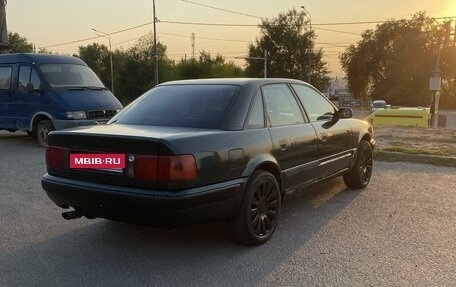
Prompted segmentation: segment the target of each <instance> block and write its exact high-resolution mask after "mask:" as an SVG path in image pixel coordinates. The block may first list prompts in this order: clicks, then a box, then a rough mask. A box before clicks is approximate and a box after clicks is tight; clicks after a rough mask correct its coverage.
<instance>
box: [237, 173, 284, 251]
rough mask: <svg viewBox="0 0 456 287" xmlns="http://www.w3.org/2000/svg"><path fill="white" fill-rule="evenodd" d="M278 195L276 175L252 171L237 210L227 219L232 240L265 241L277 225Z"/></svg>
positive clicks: (253, 243)
mask: <svg viewBox="0 0 456 287" xmlns="http://www.w3.org/2000/svg"><path fill="white" fill-rule="evenodd" d="M280 208H281V194H280V189H279V185H278V183H277V180H276V178H275V177H274V176H273V175H272V174H270V173H269V172H266V171H262V170H258V171H255V172H254V173H253V174H252V175H251V177H250V179H249V180H248V182H247V185H246V188H245V191H244V195H243V199H242V203H241V209H240V211H239V213H238V214H237V215H236V217H235V218H234V219H232V220H231V221H230V222H229V228H230V233H231V236H232V237H233V239H234V240H236V241H238V242H240V243H243V244H248V245H260V244H263V243H265V242H266V241H268V240H269V239H270V238H271V236H272V234H273V233H274V231H275V229H276V228H277V225H278V220H279V215H280Z"/></svg>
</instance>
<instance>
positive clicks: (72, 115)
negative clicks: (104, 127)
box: [0, 54, 122, 146]
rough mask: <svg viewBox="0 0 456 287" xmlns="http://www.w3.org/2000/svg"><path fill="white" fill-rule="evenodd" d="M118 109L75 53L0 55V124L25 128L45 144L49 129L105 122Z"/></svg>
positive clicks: (12, 129)
mask: <svg viewBox="0 0 456 287" xmlns="http://www.w3.org/2000/svg"><path fill="white" fill-rule="evenodd" d="M121 109H122V104H121V103H120V102H119V101H118V100H117V98H116V97H115V96H114V95H113V94H112V93H111V92H110V91H109V90H108V89H107V88H106V86H105V85H104V84H103V83H102V82H101V81H100V79H99V78H98V77H97V76H96V75H95V73H94V72H93V71H92V70H91V69H90V68H89V67H88V66H87V65H86V64H85V63H84V62H83V61H82V60H80V59H78V58H75V57H69V56H60V55H46V54H6V55H0V129H5V130H8V131H11V132H15V131H17V130H23V131H26V132H27V133H28V134H29V135H31V136H32V137H33V138H36V139H37V141H38V143H39V144H40V145H42V146H45V145H46V141H47V135H48V133H49V132H50V131H52V130H55V129H57V130H59V129H65V128H70V127H75V126H84V125H94V124H98V123H105V122H107V121H108V120H109V119H110V118H111V117H112V116H114V115H115V114H116V113H117V112H118V111H120V110H121Z"/></svg>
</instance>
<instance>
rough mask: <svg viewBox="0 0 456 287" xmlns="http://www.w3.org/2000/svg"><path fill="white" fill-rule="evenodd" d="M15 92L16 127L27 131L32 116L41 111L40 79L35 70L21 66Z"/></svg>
mask: <svg viewBox="0 0 456 287" xmlns="http://www.w3.org/2000/svg"><path fill="white" fill-rule="evenodd" d="M18 75H19V76H18V80H17V91H16V98H17V104H16V115H17V126H18V127H19V128H20V129H25V130H29V129H30V127H31V120H32V117H33V115H35V114H36V113H37V112H40V111H43V102H44V99H43V97H42V85H41V79H40V77H39V75H38V73H37V71H36V69H35V68H34V67H33V66H31V65H25V64H21V65H20V66H19V74H18Z"/></svg>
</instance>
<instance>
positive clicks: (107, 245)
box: [0, 131, 456, 286]
mask: <svg viewBox="0 0 456 287" xmlns="http://www.w3.org/2000/svg"><path fill="white" fill-rule="evenodd" d="M374 168H375V170H374V175H373V180H372V182H371V184H370V185H369V186H368V188H366V189H365V190H348V189H346V188H345V186H344V184H343V182H342V180H341V179H335V180H332V181H330V182H328V183H325V184H321V185H316V186H313V187H312V188H309V189H308V190H304V191H302V192H299V193H295V194H292V195H290V196H289V197H288V198H287V200H286V202H285V203H284V206H283V213H282V218H281V220H282V221H281V224H280V225H279V228H278V229H277V231H276V233H275V235H274V237H273V238H272V239H271V240H270V241H269V242H268V243H266V244H264V245H262V246H259V247H245V246H242V245H238V244H236V243H234V242H232V241H231V240H230V239H229V238H228V237H227V235H226V233H225V229H224V226H223V224H205V225H196V226H191V227H187V228H182V229H177V230H170V229H154V228H150V227H142V226H135V225H127V224H122V223H116V222H110V221H107V220H101V219H96V220H87V219H78V220H72V221H65V220H64V219H63V218H62V217H61V216H60V213H61V209H59V208H58V207H56V206H55V205H54V204H53V203H52V202H51V201H50V200H49V199H48V198H47V197H46V195H45V193H44V191H43V190H42V189H41V186H40V177H41V176H42V174H43V173H44V172H45V166H44V149H42V148H39V147H37V146H36V145H35V143H34V142H33V141H32V140H31V139H30V138H27V137H26V136H25V135H22V134H9V133H7V132H2V131H0V286H456V240H455V238H456V224H455V222H456V188H455V186H456V169H455V168H447V167H435V166H430V165H418V164H408V163H386V162H375V167H374Z"/></svg>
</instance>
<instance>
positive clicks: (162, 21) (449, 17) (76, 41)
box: [37, 0, 456, 49]
mask: <svg viewBox="0 0 456 287" xmlns="http://www.w3.org/2000/svg"><path fill="white" fill-rule="evenodd" d="M181 1H183V0H181ZM186 1H187V0H186ZM454 18H456V16H446V17H433V18H431V19H434V20H442V19H454ZM386 22H388V21H386V20H384V21H357V22H334V23H316V24H312V25H314V26H331V25H333V26H335V25H360V24H380V23H386ZM158 23H164V24H177V25H200V26H218V27H258V26H259V25H258V24H233V23H203V22H180V21H167V20H159V21H158ZM151 24H153V22H147V23H144V24H141V25H137V26H133V27H130V28H126V29H122V30H118V31H114V32H111V33H107V34H108V35H114V34H119V33H122V32H126V31H130V30H133V29H137V28H140V27H144V26H148V25H151ZM318 29H323V28H318ZM325 29H326V28H325ZM327 30H330V29H327ZM332 31H333V32H335V31H338V30H332ZM339 32H343V33H346V34H352V33H351V32H346V31H339ZM353 34H355V33H353ZM356 35H359V34H356ZM100 37H101V36H95V37H90V38H84V39H79V40H74V41H69V42H63V43H58V44H52V45H46V46H41V47H37V48H38V49H44V48H52V47H58V46H64V45H69V44H75V43H79V42H85V41H88V40H93V39H97V38H100ZM214 39H215V38H214ZM214 39H213V40H214Z"/></svg>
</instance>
